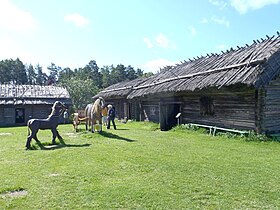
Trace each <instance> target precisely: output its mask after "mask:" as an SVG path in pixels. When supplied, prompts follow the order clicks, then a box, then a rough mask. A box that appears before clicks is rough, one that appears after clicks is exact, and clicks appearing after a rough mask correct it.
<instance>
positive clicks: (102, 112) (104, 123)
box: [101, 105, 108, 126]
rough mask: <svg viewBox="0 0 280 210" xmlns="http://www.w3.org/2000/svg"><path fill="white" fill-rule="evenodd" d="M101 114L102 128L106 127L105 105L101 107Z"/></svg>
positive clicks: (106, 113) (106, 109)
mask: <svg viewBox="0 0 280 210" xmlns="http://www.w3.org/2000/svg"><path fill="white" fill-rule="evenodd" d="M101 114H102V123H103V125H104V126H107V119H108V108H107V106H105V105H103V106H102V111H101Z"/></svg>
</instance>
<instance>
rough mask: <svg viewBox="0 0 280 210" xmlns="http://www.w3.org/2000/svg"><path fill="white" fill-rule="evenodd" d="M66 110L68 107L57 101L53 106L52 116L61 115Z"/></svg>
mask: <svg viewBox="0 0 280 210" xmlns="http://www.w3.org/2000/svg"><path fill="white" fill-rule="evenodd" d="M66 109H67V107H66V106H65V104H64V103H62V102H60V101H56V102H54V104H53V106H52V113H51V115H55V116H57V115H60V114H62V112H63V111H64V110H66Z"/></svg>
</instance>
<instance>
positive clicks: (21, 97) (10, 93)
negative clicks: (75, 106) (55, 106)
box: [0, 84, 72, 105]
mask: <svg viewBox="0 0 280 210" xmlns="http://www.w3.org/2000/svg"><path fill="white" fill-rule="evenodd" d="M55 100H60V101H62V102H63V103H66V104H68V105H70V104H71V103H72V102H71V98H70V95H69V92H68V91H67V90H66V89H65V88H63V87H58V86H41V85H12V84H1V85H0V104H52V103H54V101H55Z"/></svg>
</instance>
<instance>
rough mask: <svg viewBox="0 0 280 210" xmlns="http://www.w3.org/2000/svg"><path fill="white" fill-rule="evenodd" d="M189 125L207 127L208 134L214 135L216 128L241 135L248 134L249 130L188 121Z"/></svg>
mask: <svg viewBox="0 0 280 210" xmlns="http://www.w3.org/2000/svg"><path fill="white" fill-rule="evenodd" d="M189 125H191V126H197V127H201V128H208V129H209V131H210V133H209V134H210V135H213V136H215V134H216V131H217V130H221V131H226V132H231V133H239V134H241V135H248V134H249V131H241V130H235V129H229V128H222V127H217V126H212V125H202V124H196V123H189Z"/></svg>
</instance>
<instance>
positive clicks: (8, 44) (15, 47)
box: [0, 37, 38, 63]
mask: <svg viewBox="0 0 280 210" xmlns="http://www.w3.org/2000/svg"><path fill="white" fill-rule="evenodd" d="M10 58H12V59H16V58H19V59H20V60H21V61H22V62H23V63H36V62H38V61H36V59H35V57H34V56H33V55H32V54H31V53H29V52H27V51H26V50H23V49H22V47H21V46H20V44H19V43H17V42H15V41H14V40H13V39H11V38H9V37H0V60H4V59H10Z"/></svg>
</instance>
